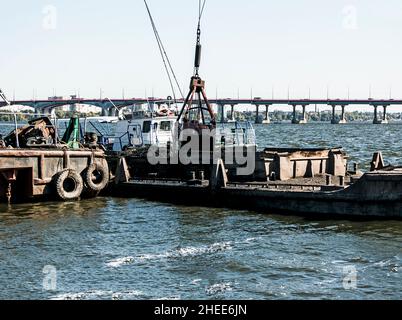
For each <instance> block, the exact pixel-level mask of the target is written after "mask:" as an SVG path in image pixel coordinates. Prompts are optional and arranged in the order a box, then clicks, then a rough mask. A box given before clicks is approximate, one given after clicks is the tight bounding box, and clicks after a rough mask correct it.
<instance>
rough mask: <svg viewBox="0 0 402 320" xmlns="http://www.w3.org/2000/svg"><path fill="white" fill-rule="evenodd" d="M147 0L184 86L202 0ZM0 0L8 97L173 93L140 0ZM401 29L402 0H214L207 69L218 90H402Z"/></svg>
mask: <svg viewBox="0 0 402 320" xmlns="http://www.w3.org/2000/svg"><path fill="white" fill-rule="evenodd" d="M148 3H149V6H150V8H151V11H152V14H153V16H154V19H155V22H156V25H157V28H158V30H159V33H160V36H161V38H162V40H163V42H164V44H165V47H166V49H167V53H168V55H169V58H170V59H171V61H172V64H173V67H174V69H175V71H176V74H177V76H178V79H179V82H180V84H181V86H182V87H183V88H185V89H184V90H186V91H187V88H188V84H189V80H190V77H191V76H192V72H193V63H194V45H195V32H196V24H197V14H198V0H148ZM0 5H1V11H2V17H1V19H0V39H1V40H2V41H1V50H0V88H2V89H3V90H4V91H5V92H6V93H7V94H8V96H9V97H10V98H12V97H13V96H15V97H16V99H31V98H32V97H33V96H34V95H35V96H36V98H38V99H39V98H42V99H46V98H47V97H49V96H52V95H54V94H56V95H59V96H68V95H70V94H75V93H78V92H79V94H80V96H82V97H86V98H95V97H99V96H100V94H101V92H102V96H103V97H110V98H120V97H122V95H123V92H124V96H125V97H126V98H127V97H144V96H145V95H147V96H157V97H166V96H168V95H171V91H170V87H169V83H168V80H167V77H166V74H165V72H164V68H163V64H162V60H161V58H160V55H159V51H158V48H157V44H156V41H155V37H154V34H153V31H152V28H151V24H150V22H149V18H148V15H147V12H146V10H145V6H144V2H143V0H114V1H106V0H80V1H78V0H69V1H67V0H46V1H42V0H30V1H28V0H14V1H6V0H0ZM401 40H402V1H400V0H387V1H380V0H355V1H343V0H331V1H322V0H321V1H319V0H298V1H296V0H282V1H277V0H275V1H274V0H247V1H245V0H207V3H206V8H205V13H204V16H203V20H202V44H203V57H202V64H201V69H200V74H201V76H202V77H203V78H205V80H206V81H207V94H208V95H209V96H210V97H211V98H215V96H216V95H218V96H219V97H220V98H234V97H237V96H238V95H239V96H240V97H243V98H249V97H250V96H251V95H253V96H254V97H257V96H258V97H266V98H270V97H272V95H274V97H275V98H287V96H288V93H289V95H290V97H291V98H308V97H309V95H310V96H311V97H312V98H322V97H327V94H328V95H329V97H330V98H346V97H348V95H349V96H350V97H351V98H368V97H369V95H370V92H371V97H372V98H389V97H390V96H391V97H392V98H394V99H397V98H402V41H401ZM370 87H371V90H370V89H369V88H370ZM348 92H349V93H348Z"/></svg>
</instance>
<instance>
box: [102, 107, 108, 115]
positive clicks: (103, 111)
mask: <svg viewBox="0 0 402 320" xmlns="http://www.w3.org/2000/svg"><path fill="white" fill-rule="evenodd" d="M108 116H109V110H108V109H106V108H102V117H108Z"/></svg>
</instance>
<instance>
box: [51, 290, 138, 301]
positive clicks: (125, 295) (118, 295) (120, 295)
mask: <svg viewBox="0 0 402 320" xmlns="http://www.w3.org/2000/svg"><path fill="white" fill-rule="evenodd" d="M142 295H144V293H143V292H141V291H137V290H133V291H122V292H113V291H103V290H93V291H86V292H78V293H73V292H71V293H63V294H59V295H56V296H53V297H51V298H50V300H93V299H106V300H123V299H130V298H131V299H132V298H135V297H139V296H142Z"/></svg>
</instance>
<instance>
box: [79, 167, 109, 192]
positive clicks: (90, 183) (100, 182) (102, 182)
mask: <svg viewBox="0 0 402 320" xmlns="http://www.w3.org/2000/svg"><path fill="white" fill-rule="evenodd" d="M94 173H95V174H96V175H98V176H97V177H95V179H94ZM83 177H84V182H85V185H86V186H87V187H88V189H89V190H92V191H102V190H103V189H105V187H106V186H107V184H108V183H109V168H108V167H107V166H105V165H103V164H102V163H92V164H91V165H89V167H88V168H86V169H85V171H84V172H83ZM95 180H96V181H95Z"/></svg>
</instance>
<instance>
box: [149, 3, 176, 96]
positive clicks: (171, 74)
mask: <svg viewBox="0 0 402 320" xmlns="http://www.w3.org/2000/svg"><path fill="white" fill-rule="evenodd" d="M144 3H145V6H146V8H147V12H148V15H149V19H150V20H151V25H152V29H153V31H154V34H155V38H156V42H157V43H158V48H159V52H160V54H161V57H162V61H163V65H164V67H165V70H166V73H167V76H168V78H169V83H170V87H171V90H172V93H173V98H174V102H175V103H177V99H176V92H175V90H174V85H173V80H172V77H173V79H174V81H175V83H176V86H177V88H178V89H179V92H180V95H181V97H182V99H184V95H183V92H182V90H181V88H180V85H179V81H178V80H177V77H176V74H175V72H174V70H173V67H172V64H171V63H170V59H169V57H168V55H167V53H166V50H165V47H164V45H163V42H162V40H161V38H160V36H159V32H158V29H157V28H156V25H155V22H154V19H153V17H152V14H151V10H150V9H149V6H148V3H147V1H146V0H144ZM169 69H170V71H169Z"/></svg>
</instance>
